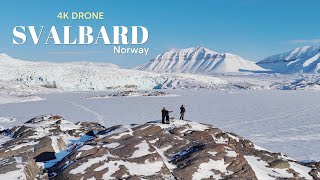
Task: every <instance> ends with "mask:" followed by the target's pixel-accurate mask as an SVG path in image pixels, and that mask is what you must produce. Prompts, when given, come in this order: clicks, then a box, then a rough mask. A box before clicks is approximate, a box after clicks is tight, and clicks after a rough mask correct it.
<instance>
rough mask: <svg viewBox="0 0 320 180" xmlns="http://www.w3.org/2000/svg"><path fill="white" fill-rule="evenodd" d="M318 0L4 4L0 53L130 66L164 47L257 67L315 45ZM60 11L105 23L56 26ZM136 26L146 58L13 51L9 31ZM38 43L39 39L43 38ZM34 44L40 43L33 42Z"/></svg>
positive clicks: (10, 0) (99, 48)
mask: <svg viewBox="0 0 320 180" xmlns="http://www.w3.org/2000/svg"><path fill="white" fill-rule="evenodd" d="M319 7H320V1H319V0H305V1H302V0H264V1H263V0H184V1H183V0H28V1H26V0H7V1H5V3H4V2H2V4H1V7H0V14H1V18H0V52H2V53H6V54H8V55H10V56H12V57H15V58H20V59H26V60H34V61H38V60H41V61H56V62H61V61H97V62H110V63H114V64H117V65H120V66H122V67H133V66H136V65H138V64H141V63H144V62H146V61H148V60H150V59H151V58H152V57H154V56H155V55H157V54H159V53H162V52H163V51H166V50H168V49H171V48H186V47H190V46H205V47H207V48H209V49H211V50H214V51H217V52H230V53H234V54H237V55H240V56H242V57H244V58H246V59H249V60H253V61H258V60H261V59H263V58H265V57H266V56H269V55H273V54H276V53H281V52H284V51H289V50H291V49H294V48H295V47H299V46H304V45H319V44H320V16H319ZM60 11H65V12H68V11H69V12H72V11H103V12H104V13H105V15H104V20H89V21H88V20H75V21H71V20H59V19H58V18H57V15H58V13H59V12H60ZM20 25H23V26H30V25H34V26H45V28H49V27H51V26H57V28H58V27H61V26H75V27H76V26H79V25H82V26H85V25H89V26H92V27H93V28H95V29H99V27H100V26H109V27H110V26H116V25H124V26H131V25H142V26H145V27H147V28H148V30H149V40H148V42H147V43H146V44H144V45H143V47H149V48H150V52H149V54H148V55H147V56H145V55H132V54H129V55H119V54H113V46H112V45H103V44H101V45H89V46H87V45H71V46H70V45H69V46H68V45H44V43H43V42H42V44H41V43H40V44H41V45H37V46H35V45H32V44H26V45H22V46H16V45H12V38H13V35H12V29H13V28H14V27H15V26H20ZM43 37H46V36H45V34H43ZM40 42H41V40H40Z"/></svg>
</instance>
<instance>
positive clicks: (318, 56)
mask: <svg viewBox="0 0 320 180" xmlns="http://www.w3.org/2000/svg"><path fill="white" fill-rule="evenodd" d="M257 65H259V66H261V67H263V68H267V69H271V70H273V71H275V72H278V73H283V74H292V73H320V46H303V47H298V48H295V49H294V50H291V51H288V52H285V53H280V54H275V55H272V56H269V57H267V58H265V59H263V60H261V61H259V62H257Z"/></svg>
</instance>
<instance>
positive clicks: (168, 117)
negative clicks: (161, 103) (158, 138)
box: [166, 110, 172, 124]
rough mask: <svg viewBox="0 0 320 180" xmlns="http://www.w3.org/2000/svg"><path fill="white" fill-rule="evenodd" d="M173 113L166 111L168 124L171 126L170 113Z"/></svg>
mask: <svg viewBox="0 0 320 180" xmlns="http://www.w3.org/2000/svg"><path fill="white" fill-rule="evenodd" d="M171 112H172V111H168V110H166V124H170V115H169V113H171Z"/></svg>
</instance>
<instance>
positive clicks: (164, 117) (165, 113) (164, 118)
mask: <svg viewBox="0 0 320 180" xmlns="http://www.w3.org/2000/svg"><path fill="white" fill-rule="evenodd" d="M161 115H162V121H161V122H162V124H165V123H166V122H165V120H166V115H167V110H166V108H165V107H163V108H162V110H161Z"/></svg>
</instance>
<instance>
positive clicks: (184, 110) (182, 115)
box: [180, 105, 186, 120]
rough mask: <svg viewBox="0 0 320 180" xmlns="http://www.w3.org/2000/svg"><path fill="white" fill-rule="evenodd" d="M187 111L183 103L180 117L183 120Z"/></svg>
mask: <svg viewBox="0 0 320 180" xmlns="http://www.w3.org/2000/svg"><path fill="white" fill-rule="evenodd" d="M185 112H186V109H185V108H184V106H183V105H181V107H180V119H181V120H183V119H184V113H185Z"/></svg>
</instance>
